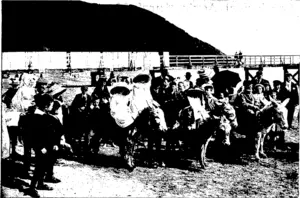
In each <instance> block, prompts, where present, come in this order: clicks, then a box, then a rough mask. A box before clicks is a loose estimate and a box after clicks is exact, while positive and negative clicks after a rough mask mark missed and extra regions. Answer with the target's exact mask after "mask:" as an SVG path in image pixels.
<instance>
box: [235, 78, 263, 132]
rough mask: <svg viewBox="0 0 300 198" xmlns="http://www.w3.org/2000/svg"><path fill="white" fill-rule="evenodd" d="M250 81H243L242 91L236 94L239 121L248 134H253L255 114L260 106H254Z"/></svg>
mask: <svg viewBox="0 0 300 198" xmlns="http://www.w3.org/2000/svg"><path fill="white" fill-rule="evenodd" d="M252 87H253V85H252V83H251V82H250V81H244V91H243V92H242V93H241V94H240V95H239V96H238V98H237V99H238V106H239V110H240V112H241V114H242V117H240V118H241V122H242V125H243V126H244V129H245V130H247V132H249V135H251V134H254V131H253V130H255V127H256V126H257V125H256V116H257V113H258V112H259V110H260V108H259V107H258V106H256V103H255V98H254V96H253V94H252Z"/></svg>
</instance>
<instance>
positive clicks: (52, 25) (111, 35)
mask: <svg viewBox="0 0 300 198" xmlns="http://www.w3.org/2000/svg"><path fill="white" fill-rule="evenodd" d="M2 13H3V15H2V16H3V17H2V25H3V26H2V41H3V43H2V51H3V52H9V51H47V50H48V51H159V52H162V51H169V52H170V54H198V55H208V54H209V55H218V54H222V52H221V51H220V50H218V49H217V48H215V47H213V46H211V45H210V44H208V43H205V42H203V41H201V40H199V39H197V38H194V37H192V36H190V35H189V34H188V33H186V32H185V31H184V30H182V29H180V28H178V27H177V26H175V25H173V24H172V23H170V22H168V21H166V20H165V19H164V18H163V17H161V16H159V15H157V14H154V13H152V12H150V11H148V10H145V9H142V8H139V7H137V6H133V5H98V4H91V3H86V2H81V1H4V2H2ZM195 25H197V24H195Z"/></svg>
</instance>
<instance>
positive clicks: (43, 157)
mask: <svg viewBox="0 0 300 198" xmlns="http://www.w3.org/2000/svg"><path fill="white" fill-rule="evenodd" d="M52 106H53V98H52V97H51V96H50V95H48V94H44V95H42V96H40V98H39V100H38V102H37V103H36V109H35V111H34V113H33V114H32V115H30V116H31V118H30V119H28V121H29V122H30V124H31V130H32V133H33V136H32V138H33V141H32V143H33V144H32V146H33V149H34V152H35V159H36V160H35V161H36V163H35V170H34V173H33V177H32V179H31V183H30V187H29V188H28V189H26V190H25V192H24V193H25V194H28V195H30V196H32V197H39V194H38V192H37V190H53V188H52V187H49V186H48V185H46V184H44V182H45V180H44V177H45V176H46V174H47V172H48V171H49V170H51V169H53V162H52V161H53V155H54V154H53V153H54V152H56V151H58V145H59V143H60V137H61V130H60V129H59V128H57V122H56V121H55V119H54V118H53V116H51V115H49V114H48V113H49V112H50V110H51V109H52Z"/></svg>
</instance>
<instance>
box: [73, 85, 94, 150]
mask: <svg viewBox="0 0 300 198" xmlns="http://www.w3.org/2000/svg"><path fill="white" fill-rule="evenodd" d="M87 91H88V87H87V86H82V87H81V93H80V94H77V95H76V96H75V98H74V100H73V102H72V104H71V114H72V121H74V125H73V132H74V133H75V134H74V135H72V139H73V140H72V141H73V144H74V141H75V142H76V140H78V141H79V142H80V145H79V146H81V142H82V141H84V145H86V146H87V143H88V140H87V139H88V132H89V129H90V128H89V124H88V123H89V122H88V116H89V113H90V106H91V101H92V99H91V96H90V95H89V94H88V93H87ZM86 148H87V147H86Z"/></svg>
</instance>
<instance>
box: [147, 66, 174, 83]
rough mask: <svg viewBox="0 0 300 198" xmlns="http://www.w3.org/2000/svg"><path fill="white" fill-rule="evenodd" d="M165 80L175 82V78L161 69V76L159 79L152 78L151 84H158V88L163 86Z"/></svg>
mask: <svg viewBox="0 0 300 198" xmlns="http://www.w3.org/2000/svg"><path fill="white" fill-rule="evenodd" d="M165 79H167V80H168V81H169V82H172V81H174V80H175V78H174V77H173V76H171V75H170V74H169V71H168V70H167V69H161V75H160V76H159V77H156V78H154V79H153V82H152V84H158V85H159V86H163V84H164V82H165Z"/></svg>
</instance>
